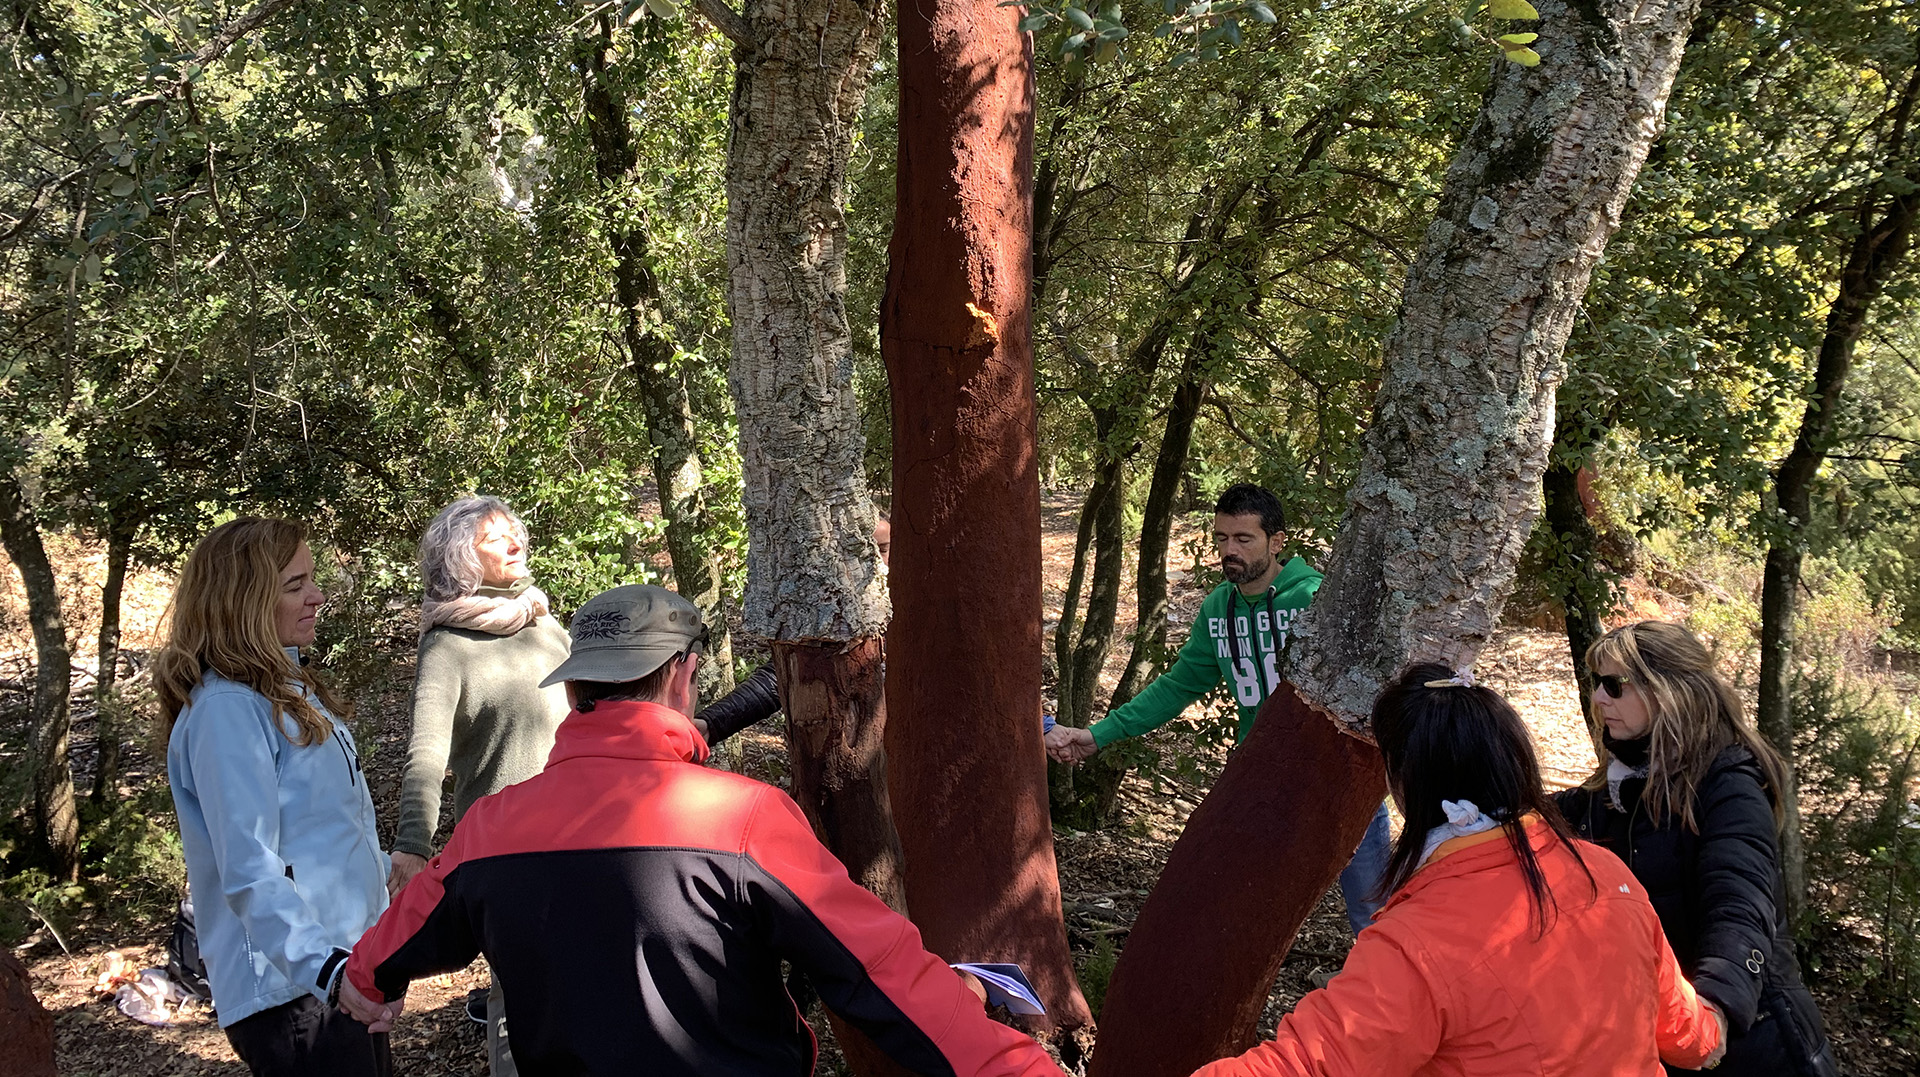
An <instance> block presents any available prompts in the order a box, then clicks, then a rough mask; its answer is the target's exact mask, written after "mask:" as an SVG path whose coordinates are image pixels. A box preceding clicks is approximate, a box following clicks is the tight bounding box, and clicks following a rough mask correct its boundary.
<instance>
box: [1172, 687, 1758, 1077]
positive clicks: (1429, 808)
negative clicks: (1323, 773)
mask: <svg viewBox="0 0 1920 1077" xmlns="http://www.w3.org/2000/svg"><path fill="white" fill-rule="evenodd" d="M1372 717H1373V735H1374V740H1375V741H1376V742H1377V743H1378V744H1379V746H1380V754H1381V756H1382V759H1383V761H1384V762H1385V764H1386V772H1387V789H1388V791H1389V792H1390V793H1391V794H1392V796H1393V800H1394V803H1395V804H1396V805H1398V806H1399V808H1400V811H1401V813H1402V815H1403V816H1404V817H1405V818H1406V821H1407V822H1406V826H1405V827H1404V828H1403V829H1402V830H1401V832H1400V837H1399V839H1398V840H1397V841H1396V842H1395V843H1394V847H1393V853H1392V855H1391V857H1389V859H1388V861H1387V870H1386V877H1385V879H1384V880H1383V881H1382V883H1381V896H1382V897H1384V898H1385V901H1386V903H1385V905H1384V906H1382V908H1381V910H1380V912H1379V913H1378V914H1377V915H1376V916H1375V917H1374V920H1373V924H1372V926H1370V927H1368V928H1367V929H1366V930H1365V931H1363V932H1361V933H1360V938H1359V941H1357V942H1355V943H1354V945H1353V950H1352V952H1350V953H1349V954H1348V955H1347V961H1346V965H1345V966H1344V967H1343V968H1342V969H1341V970H1340V973H1339V975H1337V976H1335V977H1334V978H1333V980H1332V982H1330V983H1329V984H1328V985H1327V986H1326V987H1325V988H1323V989H1321V990H1318V991H1313V992H1310V993H1309V994H1308V995H1307V996H1306V997H1305V998H1302V999H1301V1000H1300V1003H1299V1005H1297V1006H1295V1007H1294V1008H1293V1012H1292V1013H1290V1014H1288V1015H1287V1016H1286V1017H1285V1018H1283V1019H1281V1021H1280V1027H1279V1030H1278V1031H1277V1032H1276V1034H1275V1036H1274V1038H1273V1040H1272V1041H1271V1042H1268V1043H1264V1044H1261V1045H1260V1046H1258V1047H1255V1048H1254V1049H1253V1050H1251V1051H1248V1052H1247V1053H1246V1054H1243V1055H1241V1056H1240V1057H1238V1058H1230V1059H1226V1060H1223V1061H1220V1062H1216V1063H1214V1064H1212V1065H1210V1066H1208V1067H1206V1068H1204V1069H1202V1070H1201V1071H1200V1073H1199V1074H1198V1075H1196V1077H1294V1075H1298V1077H1406V1075H1413V1074H1472V1075H1473V1077H1540V1075H1543V1074H1552V1075H1554V1077H1661V1069H1660V1066H1661V1060H1662V1059H1667V1060H1671V1061H1672V1062H1675V1063H1679V1064H1683V1065H1688V1066H1695V1067H1698V1066H1701V1065H1704V1064H1707V1063H1710V1062H1712V1061H1713V1060H1714V1059H1715V1058H1717V1057H1718V1054H1719V1048H1720V1044H1721V1025H1720V1021H1719V1019H1718V1018H1717V1016H1716V1015H1715V1014H1714V1013H1713V1010H1712V1008H1711V1007H1710V1006H1708V1005H1706V1004H1705V1003H1704V1002H1703V1001H1702V1000H1701V999H1700V997H1699V996H1698V995H1696V994H1695V993H1694V991H1693V989H1692V988H1690V987H1688V986H1687V982H1686V978H1685V977H1683V976H1682V975H1681V973H1680V966H1679V964H1678V963H1677V962H1675V960H1674V956H1673V951H1672V950H1671V949H1669V948H1668V946H1667V944H1666V941H1665V939H1664V938H1662V936H1661V933H1660V921H1659V918H1658V917H1657V916H1655V915H1654V912H1653V908H1652V907H1651V906H1649V905H1648V904H1647V896H1646V894H1645V893H1644V892H1643V891H1642V889H1641V888H1640V887H1638V886H1635V885H1633V876H1632V874H1630V873H1629V872H1628V871H1627V869H1626V866H1625V865H1623V864H1621V863H1620V861H1619V860H1618V859H1617V858H1615V857H1614V856H1613V855H1611V854H1609V853H1607V852H1605V851H1604V850H1601V849H1596V848H1594V847H1593V846H1591V845H1588V844H1586V843H1585V842H1581V841H1577V840H1575V839H1574V837H1573V835H1572V833H1571V832H1570V831H1569V830H1568V828H1567V824H1566V821H1565V820H1563V819H1561V818H1560V813H1559V812H1557V811H1555V810H1554V807H1553V804H1552V802H1551V801H1550V800H1549V799H1548V797H1547V794H1546V791H1545V790H1544V789H1543V788H1542V787H1541V785H1540V764H1539V760H1538V759H1537V757H1536V756H1535V755H1534V751H1533V741H1532V740H1531V738H1529V736H1528V734H1527V727H1526V725H1525V724H1524V723H1523V722H1521V720H1520V716H1519V715H1518V714H1517V713H1515V712H1514V709H1513V707H1512V706H1511V705H1509V704H1508V703H1507V701H1506V700H1504V699H1502V698H1500V695H1499V694H1498V693H1497V692H1494V691H1491V690H1490V689H1487V688H1482V687H1477V686H1475V685H1474V684H1473V682H1472V677H1471V676H1468V675H1465V674H1461V675H1455V674H1454V673H1453V672H1452V671H1450V670H1448V669H1447V668H1446V667H1445V666H1442V665H1438V664H1435V663H1423V664H1416V665H1414V666H1411V667H1409V668H1408V669H1407V670H1406V671H1405V672H1403V673H1401V675H1400V677H1399V679H1398V680H1396V681H1395V682H1394V683H1393V684H1391V685H1388V686H1387V688H1386V690H1385V691H1383V692H1381V693H1380V697H1379V699H1378V700H1376V701H1375V703H1374V705H1373V716H1372Z"/></svg>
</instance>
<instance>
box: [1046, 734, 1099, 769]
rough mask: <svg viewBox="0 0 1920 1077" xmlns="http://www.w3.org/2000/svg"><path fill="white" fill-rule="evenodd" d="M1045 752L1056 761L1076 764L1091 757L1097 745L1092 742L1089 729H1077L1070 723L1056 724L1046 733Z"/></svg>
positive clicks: (1097, 749)
mask: <svg viewBox="0 0 1920 1077" xmlns="http://www.w3.org/2000/svg"><path fill="white" fill-rule="evenodd" d="M1045 739H1046V742H1047V754H1048V755H1049V756H1052V757H1053V760H1054V762H1056V763H1067V764H1078V763H1082V762H1085V761H1086V760H1088V759H1091V758H1093V753H1095V752H1097V751H1099V750H1100V749H1099V747H1098V746H1097V745H1095V744H1094V742H1093V733H1092V731H1091V730H1086V729H1078V728H1075V727H1073V726H1070V725H1057V726H1054V727H1053V731H1052V732H1050V733H1048V734H1047V735H1046V738H1045Z"/></svg>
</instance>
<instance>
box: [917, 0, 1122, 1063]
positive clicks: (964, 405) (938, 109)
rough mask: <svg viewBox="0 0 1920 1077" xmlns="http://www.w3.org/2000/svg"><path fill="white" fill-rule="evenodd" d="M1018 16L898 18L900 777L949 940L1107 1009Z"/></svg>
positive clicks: (965, 952) (1073, 999) (950, 4)
mask: <svg viewBox="0 0 1920 1077" xmlns="http://www.w3.org/2000/svg"><path fill="white" fill-rule="evenodd" d="M1019 17H1020V16H1019V12H1018V11H1017V10H1015V9H1013V8H1006V7H1000V6H998V4H997V3H996V2H995V0H928V2H925V3H919V4H909V5H903V6H902V8H901V9H900V14H899V20H900V22H899V58H900V60H899V62H900V110H899V130H900V143H899V167H898V172H897V180H896V182H897V185H898V188H897V189H898V198H897V199H896V208H895V214H896V216H895V219H894V232H893V241H892V245H891V247H890V248H889V251H888V270H887V290H886V296H885V299H884V300H883V301H882V304H881V312H880V347H881V354H882V356H883V357H884V358H885V360H886V363H887V373H888V376H889V378H890V379H891V382H892V389H893V391H892V400H893V446H894V456H893V474H894V486H893V562H892V564H893V572H892V590H893V602H894V610H895V617H894V622H893V625H892V627H891V628H890V629H889V631H888V634H887V711H888V714H889V717H890V721H889V722H888V723H887V738H886V742H887V756H888V760H889V768H888V773H887V779H888V781H887V784H888V788H889V791H890V792H891V794H892V800H893V810H894V819H895V822H896V823H897V824H898V826H899V830H900V842H901V846H902V848H903V849H904V850H905V852H906V865H907V904H908V906H909V907H910V908H911V909H912V911H913V919H914V922H915V923H916V924H918V925H919V926H920V930H921V932H922V933H923V935H924V936H925V937H926V940H927V943H928V945H929V946H930V947H931V948H932V949H933V950H934V952H936V953H939V954H942V955H945V956H947V957H949V958H950V959H952V960H959V959H961V958H965V959H967V960H976V961H978V960H984V961H1017V962H1020V963H1021V964H1022V965H1024V966H1026V968H1027V971H1028V973H1029V974H1030V975H1031V976H1032V978H1033V981H1034V984H1035V986H1036V987H1038V988H1039V991H1040V996H1041V998H1042V999H1043V1000H1044V1001H1045V1002H1046V1004H1047V1008H1048V1011H1049V1017H1048V1018H1047V1021H1048V1022H1049V1023H1051V1024H1052V1025H1054V1026H1055V1027H1059V1028H1075V1027H1079V1026H1084V1025H1086V1024H1088V1023H1090V1021H1091V1016H1090V1014H1089V1013H1088V1011H1087V1004H1086V1001H1085V999H1083V998H1082V997H1081V995H1080V989H1079V985H1078V983H1077V982H1076V981H1075V978H1074V973H1073V965H1072V962H1071V960H1070V959H1069V956H1068V953H1067V939H1066V929H1065V925H1064V924H1063V923H1062V920H1061V912H1060V889H1059V880H1058V877H1057V874H1056V871H1055V865H1054V857H1053V830H1052V826H1051V824H1050V823H1049V821H1048V818H1047V801H1046V771H1045V762H1044V755H1043V750H1042V747H1041V743H1040V721H1039V717H1040V653H1041V652H1040V488H1039V471H1038V459H1037V454H1036V451H1035V446H1036V439H1037V428H1038V419H1037V408H1036V404H1035V400H1034V385H1033V352H1032V340H1031V336H1030V320H1029V294H1028V288H1029V285H1030V269H1031V263H1030V256H1031V252H1032V244H1031V241H1030V237H1031V222H1032V217H1031V211H1032V163H1033V162H1032V155H1033V70H1032V58H1031V55H1030V53H1029V51H1028V41H1027V37H1026V35H1024V34H1022V33H1020V32H1019V31H1018V29H1017V27H1016V25H1015V24H1016V23H1017V22H1018V20H1019Z"/></svg>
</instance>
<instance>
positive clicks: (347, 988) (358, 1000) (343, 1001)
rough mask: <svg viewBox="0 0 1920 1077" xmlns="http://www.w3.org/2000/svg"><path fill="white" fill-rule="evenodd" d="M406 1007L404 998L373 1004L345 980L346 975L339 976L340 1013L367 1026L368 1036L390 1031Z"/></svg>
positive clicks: (351, 983)
mask: <svg viewBox="0 0 1920 1077" xmlns="http://www.w3.org/2000/svg"><path fill="white" fill-rule="evenodd" d="M406 1007H407V1000H406V997H405V996H401V997H400V998H397V999H393V1000H392V1001H390V1002H375V1001H373V1000H372V999H370V998H368V997H367V996H365V995H363V994H361V993H360V989H359V988H357V987H355V986H353V981H352V980H349V979H347V978H346V973H344V972H343V973H341V974H340V1012H341V1013H344V1014H346V1015H347V1016H348V1017H351V1018H353V1019H354V1020H356V1021H358V1022H360V1023H361V1024H363V1025H365V1026H367V1032H368V1034H369V1035H371V1034H372V1033H375V1032H388V1031H391V1030H392V1029H393V1022H394V1020H395V1019H396V1018H398V1017H399V1016H400V1011H401V1010H404V1009H406Z"/></svg>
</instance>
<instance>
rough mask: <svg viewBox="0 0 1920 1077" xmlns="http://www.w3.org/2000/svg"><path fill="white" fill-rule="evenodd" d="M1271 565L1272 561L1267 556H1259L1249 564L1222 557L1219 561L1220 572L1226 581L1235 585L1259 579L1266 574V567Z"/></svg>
mask: <svg viewBox="0 0 1920 1077" xmlns="http://www.w3.org/2000/svg"><path fill="white" fill-rule="evenodd" d="M1272 565H1273V561H1272V560H1271V559H1269V558H1261V559H1260V560H1259V561H1258V562H1256V563H1254V564H1251V565H1249V564H1244V563H1242V562H1239V561H1234V560H1229V559H1223V560H1222V561H1221V562H1220V572H1221V574H1222V575H1224V576H1226V578H1227V582H1229V583H1233V584H1236V585H1237V584H1243V583H1246V582H1247V581H1249V580H1257V579H1259V578H1260V577H1261V576H1263V575H1265V574H1266V571H1267V569H1268V568H1269V567H1271V566H1272Z"/></svg>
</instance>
